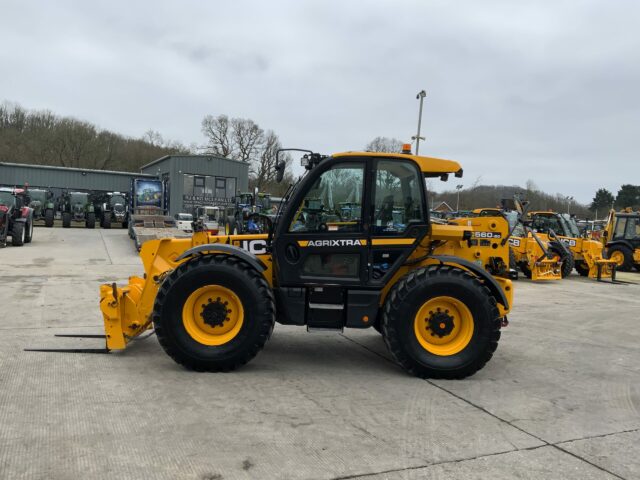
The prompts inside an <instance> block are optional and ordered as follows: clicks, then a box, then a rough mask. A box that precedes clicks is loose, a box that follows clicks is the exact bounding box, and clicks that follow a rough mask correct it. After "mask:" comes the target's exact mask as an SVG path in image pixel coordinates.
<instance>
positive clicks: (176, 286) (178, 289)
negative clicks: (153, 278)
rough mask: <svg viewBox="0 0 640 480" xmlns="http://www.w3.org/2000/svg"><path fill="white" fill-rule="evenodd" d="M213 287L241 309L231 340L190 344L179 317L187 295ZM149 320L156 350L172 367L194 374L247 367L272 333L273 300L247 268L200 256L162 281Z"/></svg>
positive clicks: (258, 277)
mask: <svg viewBox="0 0 640 480" xmlns="http://www.w3.org/2000/svg"><path fill="white" fill-rule="evenodd" d="M212 279H213V280H212ZM213 282H214V283H215V284H216V285H220V286H223V287H226V288H228V289H229V290H231V291H232V292H233V293H235V294H236V295H237V296H238V297H239V299H240V301H241V303H242V305H243V306H245V307H244V311H245V312H244V320H243V323H242V327H241V328H240V330H239V332H238V333H237V335H236V336H235V337H233V339H231V340H230V341H228V342H227V343H225V344H222V345H218V346H210V345H204V344H202V343H199V342H197V341H196V340H195V339H193V338H192V337H191V336H190V335H189V333H188V332H187V330H186V328H185V326H184V323H183V318H182V309H183V306H184V304H185V302H186V301H187V298H188V297H189V295H190V294H191V293H193V292H194V291H196V290H197V289H198V288H200V287H203V286H206V285H211V284H212V283H213ZM152 318H153V323H154V326H155V331H156V335H157V337H158V341H159V342H160V345H162V348H164V350H165V352H167V354H168V355H169V356H170V357H171V358H173V359H174V360H175V361H176V362H177V363H179V364H181V365H183V366H185V367H186V368H188V369H190V370H196V371H209V372H219V371H229V370H233V369H235V368H237V367H239V366H241V365H244V364H245V363H247V362H248V361H249V360H251V359H252V358H253V357H255V356H256V355H257V353H258V352H259V351H260V350H261V349H262V348H263V347H264V344H265V343H266V341H267V340H268V338H269V337H270V336H271V332H272V331H273V325H274V322H275V301H274V297H273V292H272V290H271V288H270V287H269V284H268V283H267V281H266V280H265V278H264V277H263V276H262V275H261V274H260V273H259V272H257V271H256V270H255V269H254V268H252V267H251V266H250V265H249V264H247V263H245V262H243V261H242V260H239V259H237V258H235V257H230V256H228V255H206V256H200V257H196V258H194V259H192V260H190V261H188V262H186V263H183V264H181V265H180V266H179V267H178V268H176V269H175V270H174V271H173V272H171V273H170V274H169V275H168V276H167V277H166V278H165V280H164V281H163V282H162V285H161V287H160V290H159V291H158V294H157V295H156V300H155V304H154V308H153V314H152Z"/></svg>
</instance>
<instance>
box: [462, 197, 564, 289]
mask: <svg viewBox="0 0 640 480" xmlns="http://www.w3.org/2000/svg"><path fill="white" fill-rule="evenodd" d="M502 204H503V207H502V208H478V209H475V210H473V212H472V216H473V217H480V218H482V217H497V216H503V217H504V218H505V219H507V221H508V222H509V226H510V231H509V237H508V241H509V245H510V249H509V266H510V268H512V269H515V268H516V266H517V267H519V268H520V271H522V273H523V274H524V276H525V277H527V278H528V279H530V280H533V281H534V282H535V281H539V280H560V279H561V278H563V274H562V266H563V265H564V262H563V260H564V259H566V258H567V257H568V256H570V255H571V252H569V251H568V249H567V248H566V247H564V246H563V245H561V244H558V243H557V242H555V243H554V242H550V241H549V239H548V238H545V239H543V238H540V236H538V234H537V233H536V232H535V231H533V230H532V229H531V227H530V224H531V220H530V219H528V220H527V216H526V210H527V208H528V202H520V201H519V200H518V199H517V198H516V199H515V200H511V199H503V200H502ZM516 205H517V208H519V209H520V210H521V211H522V213H521V214H520V215H518V214H517V212H516V210H515V208H516ZM571 269H573V262H572V263H571Z"/></svg>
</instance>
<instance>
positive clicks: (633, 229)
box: [601, 208, 640, 272]
mask: <svg viewBox="0 0 640 480" xmlns="http://www.w3.org/2000/svg"><path fill="white" fill-rule="evenodd" d="M601 238H602V243H603V244H604V247H605V248H606V252H607V256H608V257H609V258H610V259H611V260H613V261H614V262H615V264H616V265H617V267H616V268H617V269H618V270H621V271H623V272H628V271H630V270H631V269H632V268H633V267H635V269H636V270H638V271H640V212H634V211H633V210H632V209H630V208H627V209H625V210H623V211H621V212H616V211H615V210H611V211H610V212H609V217H608V219H607V226H606V227H605V229H604V232H603V235H602V237H601Z"/></svg>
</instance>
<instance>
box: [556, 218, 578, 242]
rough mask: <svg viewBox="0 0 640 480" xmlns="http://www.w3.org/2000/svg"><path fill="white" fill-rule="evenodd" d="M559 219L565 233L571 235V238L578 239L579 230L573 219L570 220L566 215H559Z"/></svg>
mask: <svg viewBox="0 0 640 480" xmlns="http://www.w3.org/2000/svg"><path fill="white" fill-rule="evenodd" d="M560 217H561V218H562V220H563V222H564V224H565V226H566V228H567V231H568V232H569V233H571V236H572V237H579V236H580V229H579V228H578V224H577V223H576V220H575V218H572V217H571V215H569V214H568V213H563V214H561V215H560Z"/></svg>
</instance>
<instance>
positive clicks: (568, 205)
mask: <svg viewBox="0 0 640 480" xmlns="http://www.w3.org/2000/svg"><path fill="white" fill-rule="evenodd" d="M566 200H567V215H568V214H569V207H571V201H572V200H573V197H566Z"/></svg>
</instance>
